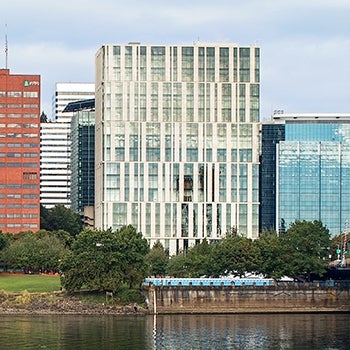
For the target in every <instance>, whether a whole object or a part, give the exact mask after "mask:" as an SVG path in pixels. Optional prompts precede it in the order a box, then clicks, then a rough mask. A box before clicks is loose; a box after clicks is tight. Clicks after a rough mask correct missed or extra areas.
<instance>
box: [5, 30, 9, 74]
mask: <svg viewBox="0 0 350 350" xmlns="http://www.w3.org/2000/svg"><path fill="white" fill-rule="evenodd" d="M8 52H9V48H8V42H7V24H5V68H6V69H7V63H8Z"/></svg>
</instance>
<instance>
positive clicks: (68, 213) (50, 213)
mask: <svg viewBox="0 0 350 350" xmlns="http://www.w3.org/2000/svg"><path fill="white" fill-rule="evenodd" d="M40 220H41V222H40V227H41V228H42V229H45V230H48V231H58V230H64V231H66V232H69V233H70V234H71V235H72V236H73V237H75V236H76V235H77V234H78V233H79V232H80V231H81V230H82V228H83V223H82V221H81V218H80V215H79V214H77V213H74V212H73V211H72V210H70V209H69V208H66V207H65V206H64V205H62V204H58V205H55V206H54V207H53V208H50V209H46V208H45V207H43V206H42V207H41V213H40Z"/></svg>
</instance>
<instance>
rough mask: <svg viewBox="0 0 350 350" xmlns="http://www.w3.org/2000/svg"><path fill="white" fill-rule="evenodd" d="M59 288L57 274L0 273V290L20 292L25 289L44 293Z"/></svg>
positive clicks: (59, 282) (59, 283)
mask: <svg viewBox="0 0 350 350" xmlns="http://www.w3.org/2000/svg"><path fill="white" fill-rule="evenodd" d="M60 289H61V281H60V278H59V276H52V275H25V274H21V273H18V274H17V273H13V274H7V273H0V291H1V290H3V291H6V292H8V293H20V292H22V291H24V290H27V291H28V292H30V293H34V292H36V293H40V292H43V293H44V292H56V291H59V290H60Z"/></svg>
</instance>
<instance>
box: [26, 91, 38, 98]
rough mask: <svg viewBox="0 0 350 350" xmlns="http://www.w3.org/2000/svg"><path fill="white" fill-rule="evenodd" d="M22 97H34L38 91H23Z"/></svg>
mask: <svg viewBox="0 0 350 350" xmlns="http://www.w3.org/2000/svg"><path fill="white" fill-rule="evenodd" d="M23 97H32V98H36V97H38V92H37V91H25V92H23Z"/></svg>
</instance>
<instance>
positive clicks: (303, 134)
mask: <svg viewBox="0 0 350 350" xmlns="http://www.w3.org/2000/svg"><path fill="white" fill-rule="evenodd" d="M281 125H282V126H283V127H284V139H283V137H282V138H281V139H279V140H278V141H277V142H276V167H275V168H274V169H273V168H271V172H272V173H274V176H275V179H276V189H275V190H276V195H275V208H276V216H275V228H276V229H278V230H279V231H280V232H281V231H283V230H284V229H286V228H288V226H289V225H290V224H291V223H292V222H294V221H295V220H297V219H298V220H308V221H313V220H321V221H322V222H323V224H324V225H325V226H326V227H327V228H328V229H329V230H330V233H331V234H332V235H337V234H339V233H341V232H342V231H343V229H344V226H345V222H346V221H347V220H349V217H350V115H344V114H341V115H330V114H314V115H311V114H288V115H287V114H280V115H275V116H274V117H273V127H274V128H275V130H277V129H280V128H281ZM266 127H267V126H266V125H263V129H264V128H266ZM269 127H270V128H271V127H272V125H271V124H270V126H269ZM277 138H278V137H277ZM262 143H264V140H262ZM265 191H266V189H265ZM260 193H261V194H262V193H263V189H261V192H260ZM261 203H262V204H263V203H264V201H263V200H262V201H261ZM265 204H266V203H265ZM271 204H272V203H271ZM265 212H266V210H265ZM261 225H262V226H263V223H262V224H261ZM262 228H263V227H262ZM265 228H267V227H266V226H265Z"/></svg>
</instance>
